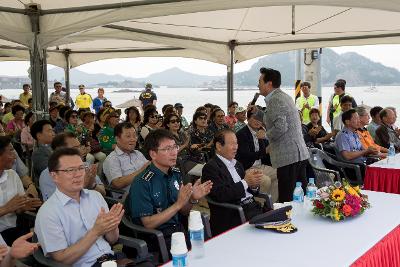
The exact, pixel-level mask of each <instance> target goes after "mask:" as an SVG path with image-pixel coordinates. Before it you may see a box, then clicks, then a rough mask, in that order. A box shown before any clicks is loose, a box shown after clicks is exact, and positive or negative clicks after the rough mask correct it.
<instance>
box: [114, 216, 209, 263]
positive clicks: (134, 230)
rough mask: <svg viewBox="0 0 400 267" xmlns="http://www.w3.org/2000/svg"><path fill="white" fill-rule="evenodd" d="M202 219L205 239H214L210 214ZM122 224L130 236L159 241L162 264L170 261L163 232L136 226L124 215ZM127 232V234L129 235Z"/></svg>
mask: <svg viewBox="0 0 400 267" xmlns="http://www.w3.org/2000/svg"><path fill="white" fill-rule="evenodd" d="M201 219H202V221H203V226H204V239H205V240H208V239H210V238H211V237H212V235H211V228H210V220H209V216H208V214H206V213H202V214H201ZM122 224H123V225H124V226H125V227H126V228H127V232H129V235H130V234H132V235H133V236H134V237H138V235H144V236H154V237H155V239H156V240H157V245H158V250H159V253H160V260H161V263H165V262H167V261H169V255H168V250H167V244H166V242H165V238H164V234H163V233H162V232H161V231H159V230H156V229H148V228H145V227H144V226H141V225H137V224H134V223H133V222H132V221H131V219H130V218H129V216H126V215H124V217H123V218H122ZM127 232H125V234H127Z"/></svg>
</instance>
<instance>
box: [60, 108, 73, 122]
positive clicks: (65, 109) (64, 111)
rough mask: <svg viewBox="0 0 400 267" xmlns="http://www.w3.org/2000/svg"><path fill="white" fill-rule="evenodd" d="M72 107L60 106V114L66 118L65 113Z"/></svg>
mask: <svg viewBox="0 0 400 267" xmlns="http://www.w3.org/2000/svg"><path fill="white" fill-rule="evenodd" d="M70 109H71V108H70V107H69V106H63V107H61V108H60V110H59V111H58V115H59V116H60V117H61V118H62V119H65V113H66V112H67V111H68V110H70Z"/></svg>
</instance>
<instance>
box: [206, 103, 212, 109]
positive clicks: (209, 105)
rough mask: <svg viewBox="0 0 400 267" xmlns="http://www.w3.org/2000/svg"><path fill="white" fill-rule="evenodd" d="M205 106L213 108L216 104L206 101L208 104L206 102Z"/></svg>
mask: <svg viewBox="0 0 400 267" xmlns="http://www.w3.org/2000/svg"><path fill="white" fill-rule="evenodd" d="M204 107H205V108H211V109H213V108H214V105H213V104H211V103H206V104H204Z"/></svg>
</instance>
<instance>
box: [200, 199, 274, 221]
mask: <svg viewBox="0 0 400 267" xmlns="http://www.w3.org/2000/svg"><path fill="white" fill-rule="evenodd" d="M255 197H256V198H262V199H265V205H266V208H267V209H273V206H272V199H271V196H270V195H267V194H265V193H261V192H260V193H258V194H257V195H256V196H255ZM206 199H207V202H208V203H209V204H211V205H214V206H217V207H221V208H224V209H231V210H234V211H235V212H236V213H237V215H238V218H239V219H240V222H241V224H243V223H245V222H246V216H245V215H244V211H243V208H242V206H240V205H236V204H231V203H224V202H216V201H214V200H212V199H211V198H210V197H206Z"/></svg>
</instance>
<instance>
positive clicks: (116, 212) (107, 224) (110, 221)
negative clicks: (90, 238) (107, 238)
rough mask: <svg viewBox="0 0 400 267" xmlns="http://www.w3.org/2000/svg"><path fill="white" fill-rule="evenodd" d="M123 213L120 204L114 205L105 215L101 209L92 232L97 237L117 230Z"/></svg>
mask: <svg viewBox="0 0 400 267" xmlns="http://www.w3.org/2000/svg"><path fill="white" fill-rule="evenodd" d="M124 212H125V211H124V209H123V207H122V204H121V203H118V204H114V205H113V206H112V208H111V209H110V211H109V212H107V213H106V212H105V209H104V208H101V209H100V212H99V215H97V219H96V222H95V224H94V226H93V229H92V230H93V231H94V232H95V234H96V235H97V236H103V235H105V234H106V233H108V232H110V231H113V230H115V229H116V228H118V225H119V223H120V222H121V219H122V216H123V215H124Z"/></svg>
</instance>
